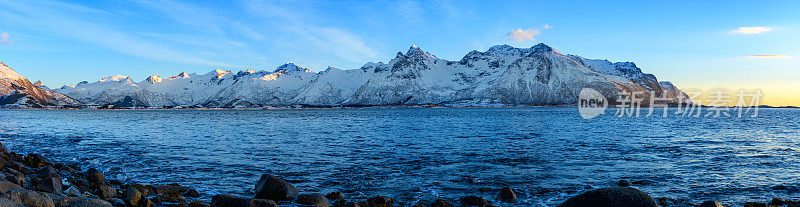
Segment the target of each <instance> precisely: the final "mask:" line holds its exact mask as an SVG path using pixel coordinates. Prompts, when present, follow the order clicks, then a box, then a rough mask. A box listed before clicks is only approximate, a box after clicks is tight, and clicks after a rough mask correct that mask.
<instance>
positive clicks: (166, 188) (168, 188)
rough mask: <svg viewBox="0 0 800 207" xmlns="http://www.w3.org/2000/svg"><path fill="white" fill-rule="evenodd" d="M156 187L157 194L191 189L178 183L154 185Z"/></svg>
mask: <svg viewBox="0 0 800 207" xmlns="http://www.w3.org/2000/svg"><path fill="white" fill-rule="evenodd" d="M153 189H155V191H156V194H167V193H178V194H183V193H185V192H186V191H189V187H186V186H182V185H178V184H175V183H173V184H169V185H156V186H153Z"/></svg>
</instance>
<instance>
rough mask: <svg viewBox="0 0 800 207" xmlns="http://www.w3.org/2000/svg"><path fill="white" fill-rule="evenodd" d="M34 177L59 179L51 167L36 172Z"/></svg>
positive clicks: (56, 172)
mask: <svg viewBox="0 0 800 207" xmlns="http://www.w3.org/2000/svg"><path fill="white" fill-rule="evenodd" d="M36 177H39V178H47V177H60V175H59V174H58V171H56V169H55V168H53V167H52V166H44V167H42V168H40V169H39V170H37V171H36Z"/></svg>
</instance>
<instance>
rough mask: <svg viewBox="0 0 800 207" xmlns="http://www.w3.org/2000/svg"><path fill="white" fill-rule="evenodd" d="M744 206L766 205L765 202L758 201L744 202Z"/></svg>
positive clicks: (757, 206) (761, 206) (758, 206)
mask: <svg viewBox="0 0 800 207" xmlns="http://www.w3.org/2000/svg"><path fill="white" fill-rule="evenodd" d="M744 207H768V206H767V204H766V203H759V202H747V203H744Z"/></svg>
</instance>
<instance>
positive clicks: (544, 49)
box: [531, 43, 555, 52]
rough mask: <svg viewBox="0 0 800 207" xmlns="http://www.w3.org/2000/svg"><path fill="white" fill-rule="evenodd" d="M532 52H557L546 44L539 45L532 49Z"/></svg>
mask: <svg viewBox="0 0 800 207" xmlns="http://www.w3.org/2000/svg"><path fill="white" fill-rule="evenodd" d="M531 50H533V51H532V52H550V51H555V50H554V49H553V48H552V47H550V46H547V45H546V44H544V43H539V44H536V45H534V46H533V47H531Z"/></svg>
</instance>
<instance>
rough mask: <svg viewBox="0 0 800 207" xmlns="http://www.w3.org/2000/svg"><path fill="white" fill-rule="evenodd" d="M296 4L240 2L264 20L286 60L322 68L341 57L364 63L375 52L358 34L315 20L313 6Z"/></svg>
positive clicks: (274, 48)
mask: <svg viewBox="0 0 800 207" xmlns="http://www.w3.org/2000/svg"><path fill="white" fill-rule="evenodd" d="M296 4H298V2H289V3H287V2H276V1H262V0H249V1H246V2H244V4H243V5H242V6H243V7H244V8H245V9H246V11H247V13H248V14H250V15H251V16H254V17H257V18H258V19H259V20H261V21H264V24H263V25H264V27H267V28H269V34H271V36H270V39H269V40H270V41H272V47H273V50H277V51H280V54H281V55H284V58H286V59H287V61H295V62H298V63H300V64H308V66H310V67H312V68H316V67H319V68H323V67H325V66H327V65H328V64H330V63H331V62H341V60H344V61H347V62H350V63H358V64H363V63H364V62H367V61H370V60H372V59H374V58H376V57H377V56H378V53H377V52H376V51H375V50H373V49H372V48H371V47H369V46H367V44H366V43H365V42H364V40H362V38H361V37H359V36H358V35H356V34H353V33H351V32H349V31H347V30H345V29H343V28H337V27H329V26H319V25H317V24H315V23H314V22H315V21H314V19H315V18H316V17H315V16H314V15H313V14H314V13H315V12H314V11H313V9H310V8H305V7H303V5H296ZM259 23H260V22H259Z"/></svg>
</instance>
